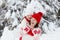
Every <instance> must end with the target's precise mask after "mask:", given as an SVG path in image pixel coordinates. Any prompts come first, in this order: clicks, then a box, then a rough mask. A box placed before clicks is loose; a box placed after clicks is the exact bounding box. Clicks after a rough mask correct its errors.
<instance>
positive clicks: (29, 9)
mask: <svg viewBox="0 0 60 40" xmlns="http://www.w3.org/2000/svg"><path fill="white" fill-rule="evenodd" d="M18 1H19V0H12V1H11V0H9V1H7V3H8V7H9V6H11V7H12V9H13V10H14V9H16V10H17V8H16V5H17V4H21V5H25V4H24V2H21V1H19V2H18ZM0 2H1V3H2V1H0ZM14 2H16V5H15V6H12V4H13V3H14ZM55 3H56V2H55ZM55 3H54V2H53V4H54V5H55ZM0 5H1V4H0ZM21 5H20V6H21ZM42 5H44V7H43V6H42ZM55 6H56V8H57V9H59V7H58V6H57V5H55ZM47 10H49V11H51V12H54V7H50V6H49V5H47V4H46V3H45V2H44V1H41V2H38V1H37V0H32V1H31V2H30V3H28V4H27V6H26V8H24V10H23V12H22V13H21V14H22V16H23V17H25V16H26V15H32V14H33V12H36V13H37V12H39V11H40V12H42V13H43V14H44V15H46V14H47V13H46V12H47ZM57 11H58V10H57ZM10 12H11V10H9V9H8V11H7V12H6V14H5V17H4V19H11V18H13V20H11V21H13V22H12V25H11V26H12V27H14V26H16V25H17V27H16V28H14V29H13V30H9V26H6V27H5V28H4V31H3V33H2V36H1V38H0V40H19V37H20V27H25V26H26V24H27V22H26V20H25V19H24V20H22V22H21V23H19V21H18V19H17V18H18V17H20V16H21V15H20V14H19V11H18V10H17V12H14V11H13V12H12V14H11V13H10ZM54 13H55V12H54ZM53 16H54V18H55V19H56V15H53ZM23 17H22V18H23ZM43 20H44V21H46V22H43V23H44V25H43V26H42V28H43V30H44V32H46V34H42V35H41V36H40V39H39V40H60V38H59V37H60V28H56V26H57V25H56V24H55V23H53V22H49V21H47V20H45V19H43ZM43 20H42V21H43ZM47 23H48V24H49V26H47V25H48V24H47ZM23 40H33V38H32V37H31V36H28V35H26V36H24V39H23Z"/></svg>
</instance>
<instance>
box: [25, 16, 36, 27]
mask: <svg viewBox="0 0 60 40" xmlns="http://www.w3.org/2000/svg"><path fill="white" fill-rule="evenodd" d="M26 17H27V19H28V20H30V22H29V25H30V28H34V26H35V25H36V24H37V21H36V19H35V18H33V17H31V15H28V16H26Z"/></svg>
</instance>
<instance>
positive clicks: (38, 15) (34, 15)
mask: <svg viewBox="0 0 60 40" xmlns="http://www.w3.org/2000/svg"><path fill="white" fill-rule="evenodd" d="M42 16H43V13H41V12H38V13H35V14H33V15H32V17H33V18H35V19H36V20H37V22H38V23H39V22H40V20H41V18H42Z"/></svg>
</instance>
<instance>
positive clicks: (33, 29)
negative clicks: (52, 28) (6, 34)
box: [19, 12, 43, 40]
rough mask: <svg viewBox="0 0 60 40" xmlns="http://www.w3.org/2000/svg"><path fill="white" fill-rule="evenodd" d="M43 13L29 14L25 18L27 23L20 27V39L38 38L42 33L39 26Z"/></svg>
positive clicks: (33, 39) (34, 39) (30, 39)
mask: <svg viewBox="0 0 60 40" xmlns="http://www.w3.org/2000/svg"><path fill="white" fill-rule="evenodd" d="M42 16H43V14H42V13H41V12H38V13H35V14H33V15H28V16H26V17H25V18H24V19H25V20H26V22H27V24H26V27H24V28H23V27H21V28H20V38H19V40H38V39H39V36H40V35H41V32H42V31H41V29H40V28H39V27H38V25H39V23H40V20H41V18H42Z"/></svg>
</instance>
